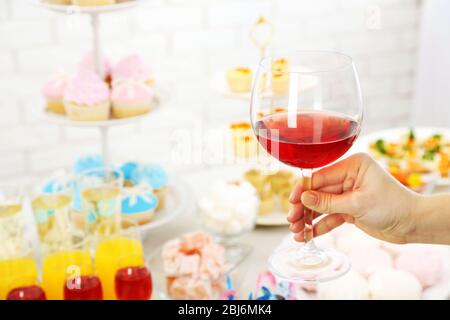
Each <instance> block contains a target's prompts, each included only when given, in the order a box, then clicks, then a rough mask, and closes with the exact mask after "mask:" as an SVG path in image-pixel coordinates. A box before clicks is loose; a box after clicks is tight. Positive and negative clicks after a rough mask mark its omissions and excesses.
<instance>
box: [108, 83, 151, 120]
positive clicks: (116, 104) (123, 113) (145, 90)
mask: <svg viewBox="0 0 450 320" xmlns="http://www.w3.org/2000/svg"><path fill="white" fill-rule="evenodd" d="M111 101H112V113H113V116H114V117H116V118H127V117H133V116H138V115H141V114H145V113H147V112H149V111H150V108H151V106H152V101H153V89H152V88H151V87H150V86H148V85H147V84H146V83H145V82H142V81H138V80H133V79H131V78H130V79H128V80H123V81H114V85H113V88H112V92H111Z"/></svg>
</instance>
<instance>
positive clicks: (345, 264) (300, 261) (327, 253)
mask: <svg viewBox="0 0 450 320" xmlns="http://www.w3.org/2000/svg"><path fill="white" fill-rule="evenodd" d="M350 267H351V264H350V261H349V260H348V258H347V257H346V256H345V255H344V254H342V253H340V252H338V251H335V250H318V251H316V252H314V253H311V254H309V253H308V251H307V250H301V249H300V250H299V248H298V245H295V246H290V247H287V248H283V249H279V250H277V251H276V252H274V253H273V254H272V256H271V257H270V258H269V270H270V271H271V272H272V273H273V274H274V275H275V276H277V277H278V278H281V279H282V280H285V281H289V282H296V283H318V282H326V281H331V280H334V279H337V278H339V277H341V276H343V275H344V274H346V273H347V272H348V271H349V270H350Z"/></svg>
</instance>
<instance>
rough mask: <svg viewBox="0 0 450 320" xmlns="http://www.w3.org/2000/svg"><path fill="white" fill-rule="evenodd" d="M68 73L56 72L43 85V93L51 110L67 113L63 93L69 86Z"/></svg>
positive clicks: (48, 108)
mask: <svg viewBox="0 0 450 320" xmlns="http://www.w3.org/2000/svg"><path fill="white" fill-rule="evenodd" d="M67 82H68V77H67V75H65V74H63V73H61V72H56V73H55V74H53V75H52V76H51V77H50V79H49V80H48V81H47V83H46V84H45V85H44V86H43V87H42V94H43V95H44V97H45V99H46V100H47V110H48V111H50V112H54V113H58V114H65V110H64V103H63V95H64V90H65V89H66V87H67Z"/></svg>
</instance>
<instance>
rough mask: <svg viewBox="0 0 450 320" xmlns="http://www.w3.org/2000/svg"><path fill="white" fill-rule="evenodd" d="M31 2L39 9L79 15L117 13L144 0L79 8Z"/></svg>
mask: <svg viewBox="0 0 450 320" xmlns="http://www.w3.org/2000/svg"><path fill="white" fill-rule="evenodd" d="M29 2H30V3H31V4H33V5H35V6H37V7H41V8H43V9H47V10H50V11H54V12H60V13H67V14H77V13H88V14H95V13H107V12H115V11H120V10H125V9H130V8H133V7H134V6H136V5H137V4H138V3H139V2H142V0H119V1H116V3H115V4H112V5H104V6H77V5H66V4H54V3H50V2H48V1H45V0H29Z"/></svg>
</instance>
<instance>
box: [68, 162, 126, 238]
mask: <svg viewBox="0 0 450 320" xmlns="http://www.w3.org/2000/svg"><path fill="white" fill-rule="evenodd" d="M76 181H77V186H78V188H79V189H80V193H81V202H82V212H83V215H84V217H85V219H86V221H87V224H86V229H87V232H88V233H89V234H91V235H96V236H100V237H102V236H108V235H112V234H115V233H116V232H117V231H118V230H119V229H120V223H121V222H120V190H121V188H122V186H123V174H122V172H121V171H120V170H115V169H113V168H96V169H91V170H87V171H83V172H82V173H80V174H79V175H78V176H77V180H76Z"/></svg>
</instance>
